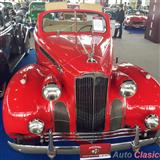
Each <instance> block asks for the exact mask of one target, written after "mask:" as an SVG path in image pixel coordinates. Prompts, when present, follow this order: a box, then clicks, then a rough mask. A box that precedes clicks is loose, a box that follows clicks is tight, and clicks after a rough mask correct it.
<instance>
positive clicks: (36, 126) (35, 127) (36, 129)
mask: <svg viewBox="0 0 160 160" xmlns="http://www.w3.org/2000/svg"><path fill="white" fill-rule="evenodd" d="M28 128H29V131H30V132H31V133H33V134H41V133H42V132H43V129H44V122H42V121H40V120H38V119H34V120H32V121H30V122H29V124H28Z"/></svg>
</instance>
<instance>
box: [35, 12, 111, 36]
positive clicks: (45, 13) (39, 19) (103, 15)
mask: <svg viewBox="0 0 160 160" xmlns="http://www.w3.org/2000/svg"><path fill="white" fill-rule="evenodd" d="M53 12H76V13H88V14H89V13H90V14H99V15H100V16H102V17H103V18H104V20H105V25H106V30H105V31H104V32H94V34H99V35H103V34H106V33H107V32H109V29H108V28H110V26H109V24H110V22H109V16H108V15H106V14H104V13H103V12H98V11H92V10H82V9H59V10H49V11H44V12H41V13H40V14H39V18H38V21H37V28H38V30H39V31H40V32H41V33H43V34H45V35H46V34H47V35H54V34H58V32H57V31H55V32H45V31H43V18H44V16H45V15H47V14H48V13H53ZM107 26H108V27H107ZM75 33H77V34H92V32H90V31H89V32H83V31H80V32H78V31H73V32H65V31H62V32H60V34H75Z"/></svg>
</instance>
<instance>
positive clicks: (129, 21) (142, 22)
mask: <svg viewBox="0 0 160 160" xmlns="http://www.w3.org/2000/svg"><path fill="white" fill-rule="evenodd" d="M146 24H147V16H146V15H145V14H144V13H142V12H140V11H136V10H131V11H130V12H129V13H128V14H127V15H126V18H125V20H124V27H125V28H126V29H127V28H144V29H145V28H146Z"/></svg>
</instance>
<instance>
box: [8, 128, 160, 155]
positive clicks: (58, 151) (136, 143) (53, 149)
mask: <svg viewBox="0 0 160 160" xmlns="http://www.w3.org/2000/svg"><path fill="white" fill-rule="evenodd" d="M50 135H51V136H50V137H49V144H48V146H33V145H20V144H16V143H12V142H9V141H8V144H9V145H10V146H11V147H12V148H13V149H14V150H16V151H19V152H22V153H28V154H47V155H48V156H49V157H50V158H54V157H55V156H56V155H62V154H64V155H68V154H72V155H73V154H80V147H79V146H54V145H53V137H52V134H50ZM139 135H140V134H139V127H136V133H135V138H134V140H133V141H130V142H122V143H115V144H111V151H119V150H127V149H133V150H134V151H138V150H139V149H140V148H141V147H143V146H147V145H151V144H156V143H157V144H159V143H160V131H158V132H157V134H156V136H155V137H154V138H149V139H144V140H139Z"/></svg>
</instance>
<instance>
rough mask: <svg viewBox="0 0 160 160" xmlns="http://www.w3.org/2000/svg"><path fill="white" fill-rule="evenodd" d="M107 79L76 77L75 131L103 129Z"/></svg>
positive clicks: (98, 76) (92, 76) (91, 76)
mask: <svg viewBox="0 0 160 160" xmlns="http://www.w3.org/2000/svg"><path fill="white" fill-rule="evenodd" d="M107 88H108V79H107V78H106V77H104V76H100V75H95V74H92V75H85V76H82V77H79V78H77V79H76V109H77V131H78V132H93V131H103V130H104V126H105V111H106V98H107Z"/></svg>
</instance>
